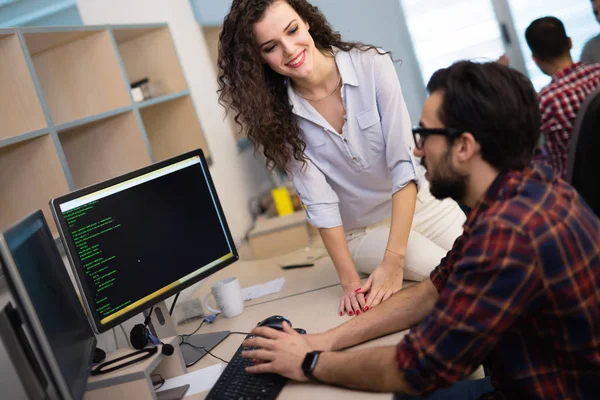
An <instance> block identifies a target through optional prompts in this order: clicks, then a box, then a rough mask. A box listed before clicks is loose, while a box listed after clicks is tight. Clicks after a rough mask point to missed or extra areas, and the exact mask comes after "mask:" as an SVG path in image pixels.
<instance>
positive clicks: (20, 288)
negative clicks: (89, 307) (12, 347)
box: [0, 211, 96, 399]
mask: <svg viewBox="0 0 600 400" xmlns="http://www.w3.org/2000/svg"><path fill="white" fill-rule="evenodd" d="M0 258H1V259H2V262H1V264H2V267H3V269H4V270H5V274H6V278H7V281H8V283H9V286H10V288H11V293H12V295H13V298H14V300H15V302H16V304H17V310H18V311H19V314H20V316H21V319H22V321H23V324H24V325H25V328H26V331H27V332H28V335H29V336H30V340H31V341H32V342H33V343H32V346H33V348H34V349H36V351H37V353H38V354H40V360H39V361H40V365H41V366H42V368H43V369H44V370H45V371H46V374H47V375H49V376H48V379H49V380H50V381H51V382H53V384H54V385H55V388H56V390H57V391H58V393H61V396H60V397H61V398H65V399H70V398H73V399H81V398H83V394H84V392H85V388H86V383H87V378H88V374H89V367H90V366H91V360H92V356H93V353H94V348H95V346H96V337H95V336H94V334H93V332H92V329H91V328H90V325H89V323H88V320H87V318H86V316H85V313H84V311H83V307H82V305H81V302H80V301H79V298H78V297H77V293H76V292H75V288H74V287H73V284H72V283H71V279H70V278H69V275H68V273H67V270H66V269H65V264H64V263H63V260H62V258H61V256H60V254H59V252H58V249H57V247H56V244H55V243H54V239H53V237H52V234H51V233H50V230H49V229H48V225H47V223H46V220H45V218H44V215H43V214H42V212H41V211H38V212H36V213H34V214H32V215H31V216H29V217H27V218H26V219H24V220H23V221H21V222H19V223H18V224H17V225H15V226H13V227H12V228H10V229H8V230H7V231H6V232H5V233H4V234H3V235H2V237H0ZM0 397H1V396H0Z"/></svg>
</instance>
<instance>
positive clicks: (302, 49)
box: [218, 0, 465, 315]
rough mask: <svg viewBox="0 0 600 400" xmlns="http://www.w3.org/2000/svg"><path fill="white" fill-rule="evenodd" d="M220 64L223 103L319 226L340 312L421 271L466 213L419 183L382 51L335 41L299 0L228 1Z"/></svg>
mask: <svg viewBox="0 0 600 400" xmlns="http://www.w3.org/2000/svg"><path fill="white" fill-rule="evenodd" d="M218 66H219V69H220V73H219V79H218V80H219V87H220V89H219V91H220V100H221V102H222V103H224V104H225V105H227V106H228V108H229V109H232V110H233V111H234V112H235V120H236V121H238V123H240V125H241V126H242V127H243V129H244V132H245V133H246V134H247V136H248V139H250V140H251V141H252V142H253V143H254V145H255V148H257V149H261V150H262V151H263V153H264V155H265V157H266V158H267V160H268V164H269V165H271V166H273V165H276V166H277V167H280V168H281V169H284V170H286V171H287V172H288V173H289V175H290V176H291V178H292V181H293V184H294V186H295V188H296V191H297V192H298V194H299V196H300V199H301V200H302V203H303V204H304V206H305V208H306V212H307V216H308V219H309V222H310V223H311V224H312V225H314V226H316V227H317V228H319V233H320V235H321V238H322V239H323V242H324V243H325V246H326V248H327V251H328V253H329V255H330V256H331V259H332V260H333V264H334V266H335V268H336V270H337V273H338V275H339V277H340V281H341V283H342V289H343V293H342V296H341V299H340V306H339V315H344V314H345V313H348V315H354V314H360V313H361V312H362V311H366V310H368V309H369V308H372V307H374V306H377V305H378V304H379V303H381V302H382V301H385V300H386V299H388V298H389V297H390V296H391V295H392V294H393V293H395V292H397V291H399V290H400V289H401V288H402V281H403V279H408V280H417V281H421V280H423V279H425V278H426V277H427V276H428V275H429V273H430V272H431V270H433V268H435V267H436V266H437V265H438V264H439V262H440V260H441V259H442V258H443V257H444V255H445V254H446V252H447V251H448V250H449V249H450V248H451V247H452V243H454V241H455V240H456V238H457V237H458V236H460V234H461V233H462V224H463V222H464V221H465V214H464V213H463V212H462V211H461V210H460V208H459V206H458V205H457V204H456V202H454V201H452V200H449V199H448V200H444V201H440V200H436V199H435V198H433V196H431V193H430V192H429V186H428V183H427V181H426V180H425V179H423V177H422V175H423V171H422V167H421V166H420V165H418V163H417V162H416V161H415V159H414V156H413V155H412V149H413V146H414V143H413V138H412V135H411V123H410V118H409V115H408V112H407V109H406V105H405V103H404V98H403V96H402V90H401V88H400V82H399V81H398V76H397V74H396V70H395V68H394V65H393V62H392V60H391V57H390V55H389V54H387V53H385V52H383V51H382V50H380V49H378V48H376V47H374V46H369V45H364V44H361V43H353V42H346V41H344V40H342V38H341V37H340V35H339V33H337V32H334V31H333V29H332V28H331V26H330V25H329V23H328V22H327V20H326V19H325V17H324V16H323V14H321V12H320V11H319V10H318V9H317V8H316V7H314V6H313V5H311V4H310V3H309V2H307V1H306V0H287V1H283V0H279V1H278V0H234V1H233V3H232V5H231V10H230V12H229V14H228V15H227V16H226V17H225V21H224V24H223V30H222V33H221V36H220V39H219V58H218ZM359 272H363V273H368V274H370V276H369V279H368V280H367V281H366V282H365V283H364V284H363V283H362V282H361V278H360V275H359Z"/></svg>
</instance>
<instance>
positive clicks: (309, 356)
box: [302, 351, 316, 371]
mask: <svg viewBox="0 0 600 400" xmlns="http://www.w3.org/2000/svg"><path fill="white" fill-rule="evenodd" d="M315 356H316V354H315V352H314V351H311V352H310V353H306V356H305V357H304V361H302V370H303V371H312V365H313V360H314V359H315Z"/></svg>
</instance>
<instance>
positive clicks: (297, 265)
mask: <svg viewBox="0 0 600 400" xmlns="http://www.w3.org/2000/svg"><path fill="white" fill-rule="evenodd" d="M314 266H315V264H313V263H303V264H288V265H282V266H281V269H295V268H308V267H314Z"/></svg>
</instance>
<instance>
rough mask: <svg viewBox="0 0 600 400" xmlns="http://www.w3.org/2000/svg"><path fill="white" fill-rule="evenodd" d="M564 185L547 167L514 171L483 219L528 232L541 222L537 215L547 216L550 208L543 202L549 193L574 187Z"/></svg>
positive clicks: (500, 225) (534, 166)
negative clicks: (543, 204) (543, 205)
mask: <svg viewBox="0 0 600 400" xmlns="http://www.w3.org/2000/svg"><path fill="white" fill-rule="evenodd" d="M565 185H566V183H564V181H561V180H559V179H558V178H557V176H556V175H555V174H554V172H553V171H552V170H551V169H550V168H549V167H546V166H536V165H532V166H531V167H529V168H526V169H525V170H523V171H511V172H509V177H508V179H507V180H506V183H505V186H504V187H503V189H502V190H501V192H500V193H499V196H498V200H497V201H496V202H495V203H494V204H493V205H492V206H491V207H490V208H489V209H488V210H486V212H485V215H484V218H482V220H486V221H487V223H488V224H491V225H496V226H498V227H508V228H512V229H516V230H518V231H521V232H523V233H525V234H528V233H527V232H528V231H529V230H531V229H533V227H535V226H536V225H537V224H538V222H539V221H536V220H537V218H539V217H541V218H542V219H544V218H545V217H544V216H543V215H544V214H545V213H546V212H547V209H546V208H545V207H542V206H541V205H542V203H543V202H544V201H545V200H547V199H548V197H549V195H551V194H557V193H563V192H565V191H569V190H572V188H571V187H570V186H568V185H566V186H565ZM547 205H548V206H551V204H547Z"/></svg>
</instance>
